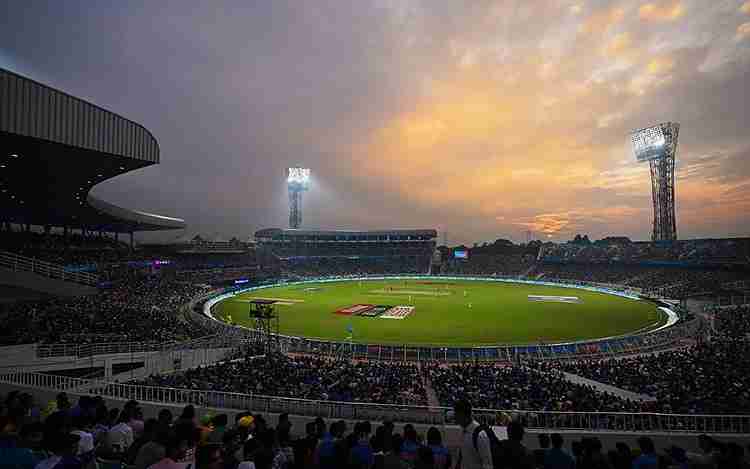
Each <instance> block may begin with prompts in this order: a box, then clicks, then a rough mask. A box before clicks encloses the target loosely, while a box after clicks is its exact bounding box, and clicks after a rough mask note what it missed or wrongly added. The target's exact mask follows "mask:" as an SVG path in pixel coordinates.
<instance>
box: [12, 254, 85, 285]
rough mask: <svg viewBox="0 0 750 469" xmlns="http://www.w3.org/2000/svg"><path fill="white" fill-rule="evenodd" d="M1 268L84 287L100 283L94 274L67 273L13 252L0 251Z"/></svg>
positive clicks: (56, 266) (55, 265) (50, 264)
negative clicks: (30, 273)
mask: <svg viewBox="0 0 750 469" xmlns="http://www.w3.org/2000/svg"><path fill="white" fill-rule="evenodd" d="M0 266H2V267H6V268H8V269H11V270H12V271H14V272H33V273H35V274H39V275H42V276H44V277H47V278H52V279H59V280H64V281H66V282H75V283H80V284H83V285H90V286H96V285H97V283H98V276H96V275H94V274H91V273H88V272H73V271H67V270H65V268H64V267H63V266H61V265H58V264H53V263H51V262H45V261H40V260H38V259H33V258H31V257H24V256H20V255H18V254H14V253H12V252H5V251H0Z"/></svg>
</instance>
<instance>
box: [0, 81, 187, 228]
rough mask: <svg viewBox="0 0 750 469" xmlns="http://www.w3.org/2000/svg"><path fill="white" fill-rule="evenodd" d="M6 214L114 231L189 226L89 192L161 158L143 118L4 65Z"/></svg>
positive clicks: (0, 140) (0, 169)
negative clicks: (127, 115) (115, 110)
mask: <svg viewBox="0 0 750 469" xmlns="http://www.w3.org/2000/svg"><path fill="white" fill-rule="evenodd" d="M0 103H2V105H1V106H0V195H1V197H0V220H2V221H8V222H12V223H22V224H32V225H51V226H69V227H73V228H78V227H85V228H86V229H89V230H101V231H109V232H133V231H156V230H171V229H182V228H185V222H184V220H181V219H179V218H172V217H165V216H161V215H154V214H151V213H146V212H141V211H137V210H129V209H126V208H122V207H118V206H116V205H113V204H110V203H107V202H105V201H102V200H99V199H97V198H95V197H93V196H91V195H90V194H89V192H90V191H91V189H92V188H93V187H94V186H95V185H96V184H98V183H100V182H102V181H105V180H107V179H111V178H113V177H115V176H119V175H120V174H124V173H127V172H129V171H133V170H136V169H139V168H143V167H146V166H150V165H154V164H158V163H159V144H158V143H157V142H156V139H155V138H154V136H153V135H151V133H150V132H149V131H148V130H147V129H145V128H144V127H143V126H141V125H140V124H137V123H135V122H133V121H130V120H128V119H125V118H123V117H121V116H119V115H117V114H114V113H112V112H109V111H107V110H105V109H102V108H100V107H98V106H95V105H93V104H91V103H88V102H86V101H84V100H82V99H79V98H76V97H74V96H71V95H68V94H66V93H64V92H61V91H58V90H55V89H53V88H50V87H48V86H46V85H43V84H41V83H37V82H35V81H33V80H30V79H28V78H26V77H22V76H20V75H17V74H15V73H13V72H10V71H8V70H4V69H0Z"/></svg>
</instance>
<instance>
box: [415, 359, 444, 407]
mask: <svg viewBox="0 0 750 469" xmlns="http://www.w3.org/2000/svg"><path fill="white" fill-rule="evenodd" d="M417 367H418V368H419V372H420V374H421V375H422V385H423V386H424V390H425V393H426V394H427V405H428V406H430V407H440V400H439V399H438V397H437V393H436V392H435V389H434V388H433V387H432V381H430V377H429V375H427V374H426V373H422V364H421V363H419V364H418V365H417Z"/></svg>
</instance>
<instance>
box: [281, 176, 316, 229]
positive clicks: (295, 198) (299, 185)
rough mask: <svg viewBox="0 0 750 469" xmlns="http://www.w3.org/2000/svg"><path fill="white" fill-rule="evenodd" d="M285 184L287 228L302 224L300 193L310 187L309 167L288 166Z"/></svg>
mask: <svg viewBox="0 0 750 469" xmlns="http://www.w3.org/2000/svg"><path fill="white" fill-rule="evenodd" d="M286 185H287V189H288V190H289V228H292V229H297V228H299V227H300V225H301V224H302V193H303V192H305V191H307V189H308V188H309V187H310V169H309V168H299V167H295V168H288V169H287V177H286Z"/></svg>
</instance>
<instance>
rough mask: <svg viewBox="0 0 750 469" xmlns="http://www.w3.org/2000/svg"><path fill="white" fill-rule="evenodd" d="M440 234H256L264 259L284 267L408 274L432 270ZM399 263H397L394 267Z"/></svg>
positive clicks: (266, 231) (426, 231)
mask: <svg viewBox="0 0 750 469" xmlns="http://www.w3.org/2000/svg"><path fill="white" fill-rule="evenodd" d="M436 238H437V231H436V230H434V229H421V230H375V231H347V230H283V229H279V228H267V229H262V230H259V231H257V232H256V233H255V241H256V243H257V246H258V251H259V254H260V255H265V257H266V258H267V259H268V258H272V259H276V260H278V261H281V262H282V263H283V264H282V266H283V265H295V266H297V267H299V266H300V265H301V264H302V265H305V264H309V265H310V267H311V268H318V267H319V266H320V264H321V263H325V264H326V265H327V266H328V267H330V265H331V263H337V264H339V265H340V266H341V269H344V270H345V269H346V268H348V267H351V266H353V265H357V264H358V265H359V266H360V267H364V268H365V269H366V268H367V267H368V264H370V265H375V264H393V265H397V266H399V268H402V269H406V270H404V271H405V272H414V273H416V272H427V271H428V270H429V268H430V265H431V264H430V262H431V260H432V255H433V252H434V251H435V240H436ZM394 260H398V262H397V263H393V261H394Z"/></svg>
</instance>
